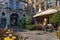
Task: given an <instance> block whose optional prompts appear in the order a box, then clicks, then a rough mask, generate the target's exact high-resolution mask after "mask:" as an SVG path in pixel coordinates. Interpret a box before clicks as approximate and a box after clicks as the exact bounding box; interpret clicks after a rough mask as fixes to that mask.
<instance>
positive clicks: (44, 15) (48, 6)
mask: <svg viewBox="0 0 60 40" xmlns="http://www.w3.org/2000/svg"><path fill="white" fill-rule="evenodd" d="M39 5H40V8H41V11H40V12H38V13H35V15H34V16H33V17H34V18H35V20H37V23H41V24H47V23H49V18H50V17H51V15H52V14H53V13H54V12H57V11H60V0H40V4H39Z"/></svg>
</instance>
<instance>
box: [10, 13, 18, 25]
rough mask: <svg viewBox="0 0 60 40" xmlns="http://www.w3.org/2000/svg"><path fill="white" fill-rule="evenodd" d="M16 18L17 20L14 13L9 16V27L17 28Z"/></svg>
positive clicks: (16, 15)
mask: <svg viewBox="0 0 60 40" xmlns="http://www.w3.org/2000/svg"><path fill="white" fill-rule="evenodd" d="M18 18H19V16H18V14H16V13H13V14H11V16H10V25H11V26H18Z"/></svg>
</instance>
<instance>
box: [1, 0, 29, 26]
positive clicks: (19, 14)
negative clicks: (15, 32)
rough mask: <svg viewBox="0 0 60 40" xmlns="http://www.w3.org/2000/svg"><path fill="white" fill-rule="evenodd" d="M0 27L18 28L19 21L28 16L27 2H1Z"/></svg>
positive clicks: (5, 0)
mask: <svg viewBox="0 0 60 40" xmlns="http://www.w3.org/2000/svg"><path fill="white" fill-rule="evenodd" d="M0 8H1V9H0V25H1V26H7V25H9V26H17V25H19V20H21V19H23V18H25V17H27V16H28V14H27V11H26V9H27V2H26V0H3V1H0Z"/></svg>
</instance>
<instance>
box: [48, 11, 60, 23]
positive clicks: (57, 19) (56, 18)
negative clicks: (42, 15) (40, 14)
mask: <svg viewBox="0 0 60 40" xmlns="http://www.w3.org/2000/svg"><path fill="white" fill-rule="evenodd" d="M49 22H51V23H60V12H56V13H54V14H53V15H52V16H51V17H50V19H49Z"/></svg>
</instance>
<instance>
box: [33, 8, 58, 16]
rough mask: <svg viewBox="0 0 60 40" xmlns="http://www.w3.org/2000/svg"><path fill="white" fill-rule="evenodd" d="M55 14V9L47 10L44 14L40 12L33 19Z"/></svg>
mask: <svg viewBox="0 0 60 40" xmlns="http://www.w3.org/2000/svg"><path fill="white" fill-rule="evenodd" d="M55 12H57V10H55V9H48V10H46V11H44V12H41V13H38V14H36V15H34V16H33V17H37V16H43V15H48V14H52V13H55Z"/></svg>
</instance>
